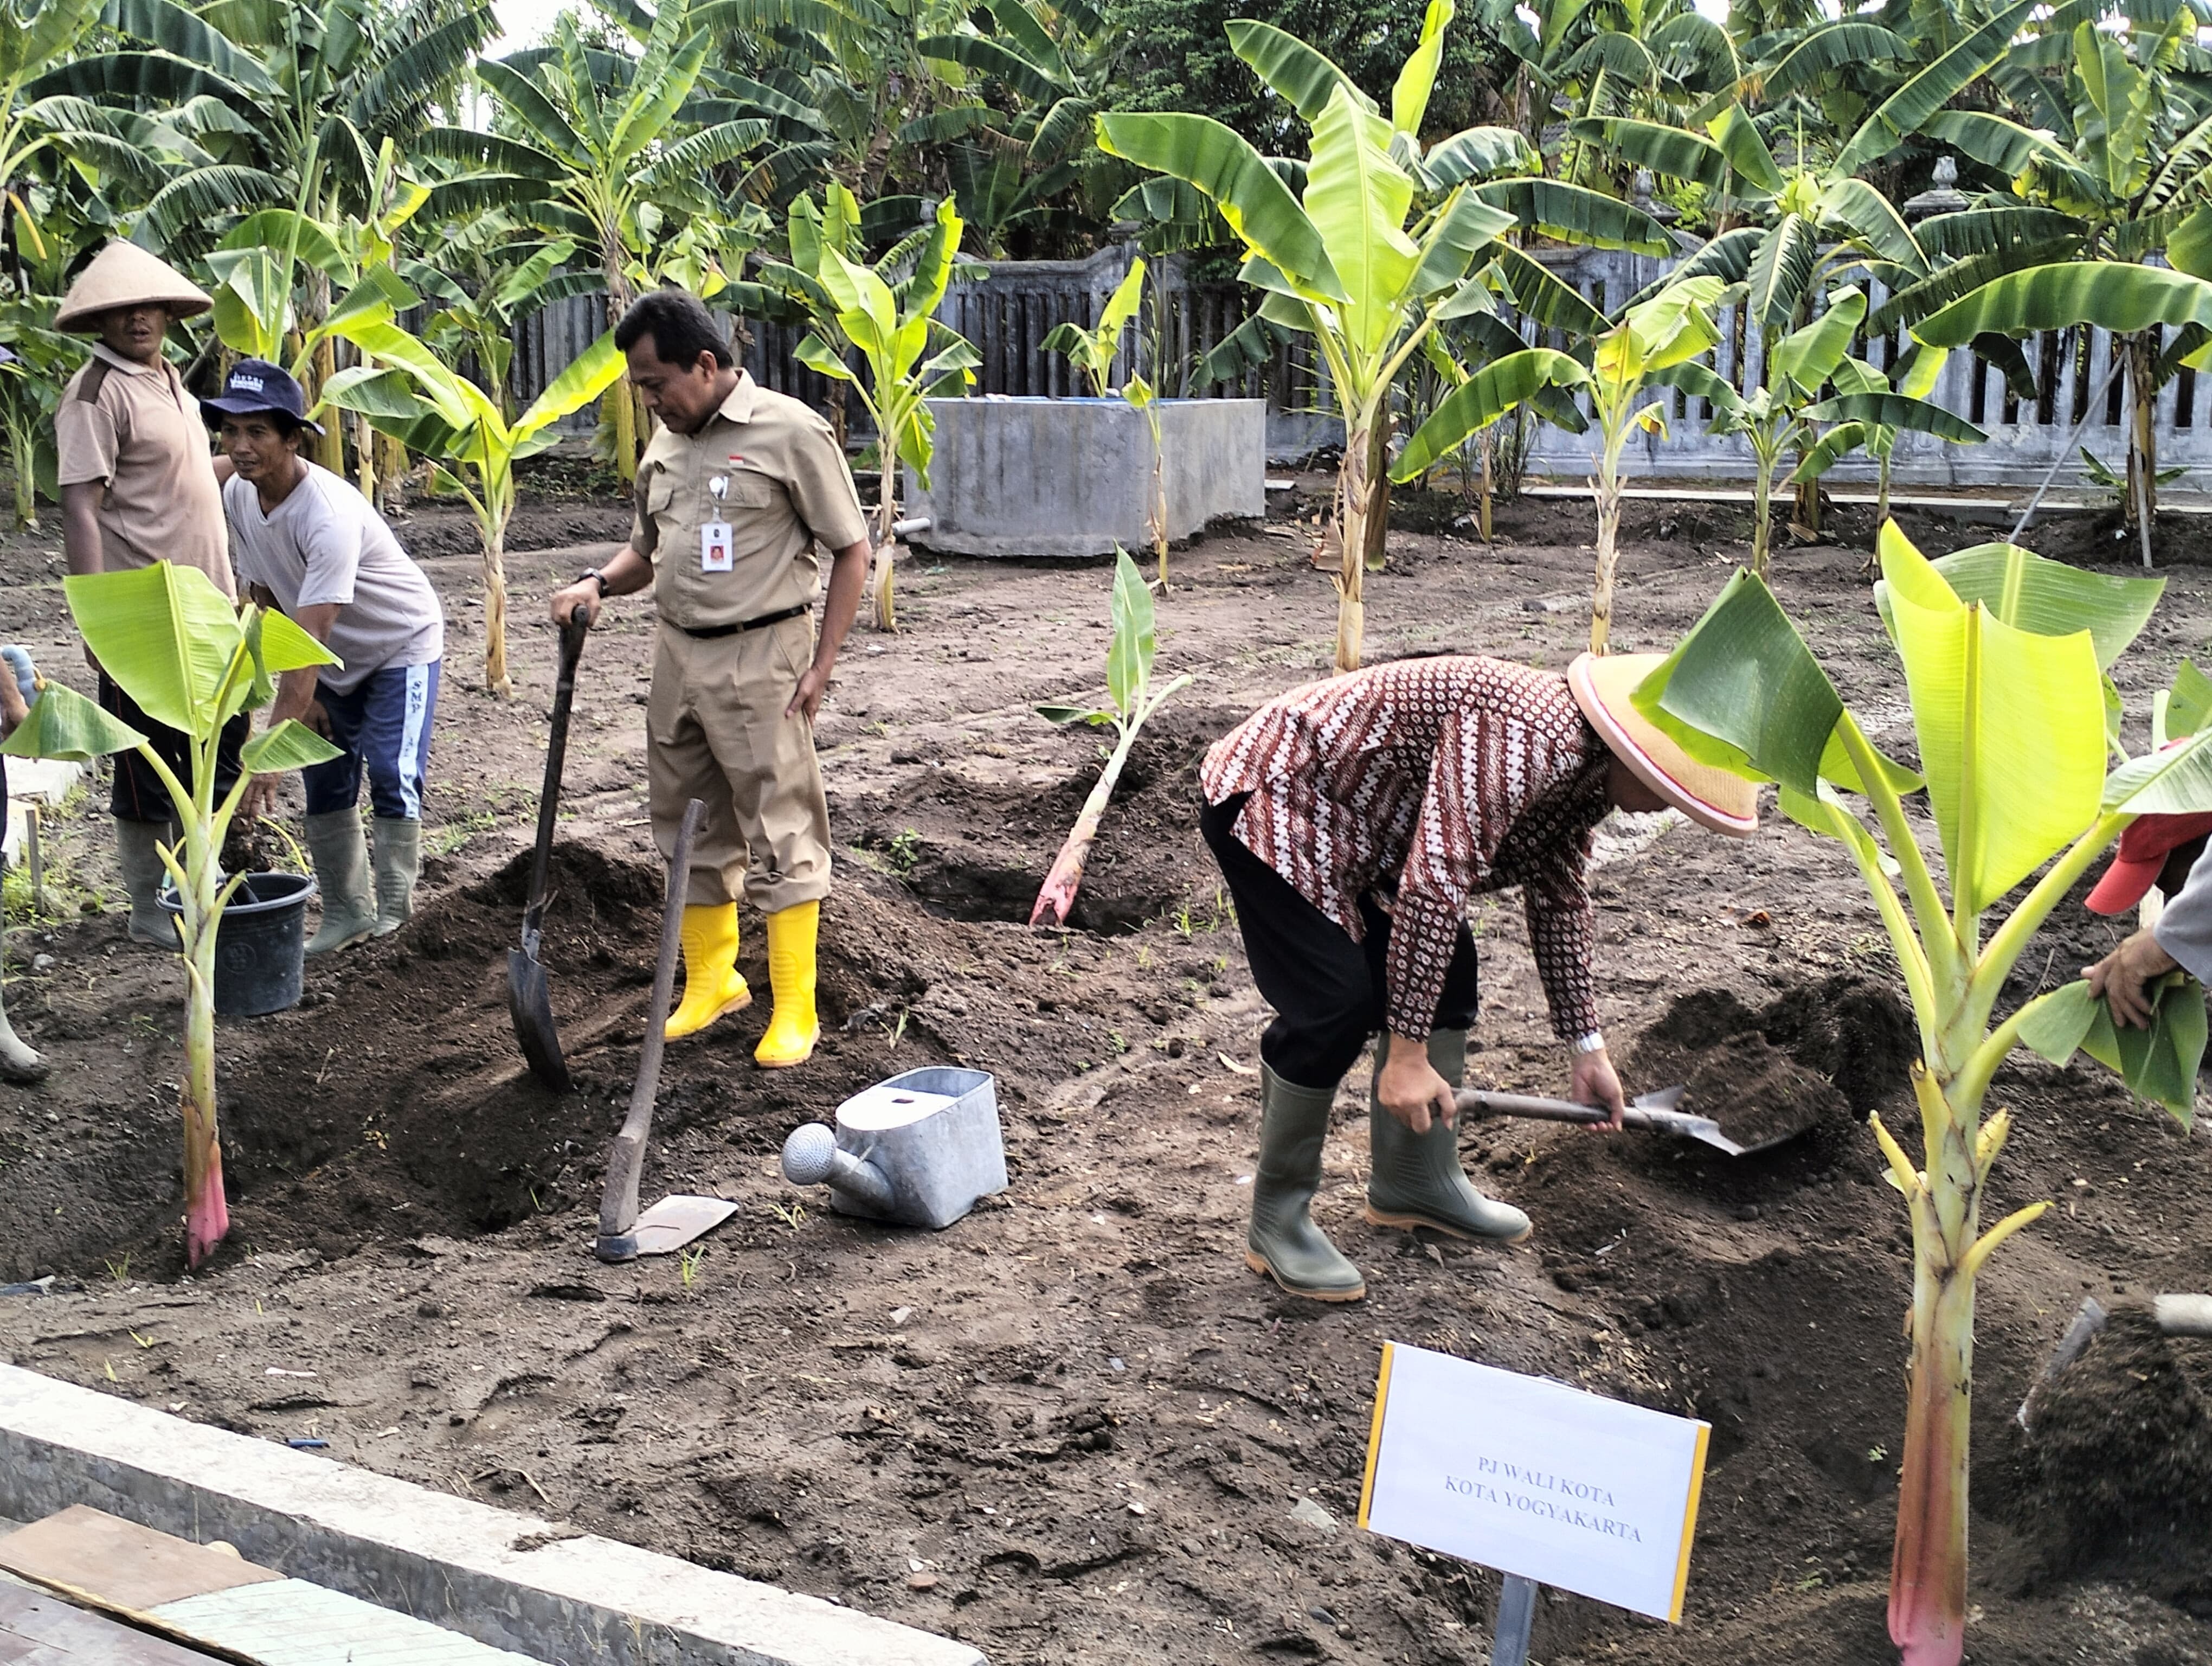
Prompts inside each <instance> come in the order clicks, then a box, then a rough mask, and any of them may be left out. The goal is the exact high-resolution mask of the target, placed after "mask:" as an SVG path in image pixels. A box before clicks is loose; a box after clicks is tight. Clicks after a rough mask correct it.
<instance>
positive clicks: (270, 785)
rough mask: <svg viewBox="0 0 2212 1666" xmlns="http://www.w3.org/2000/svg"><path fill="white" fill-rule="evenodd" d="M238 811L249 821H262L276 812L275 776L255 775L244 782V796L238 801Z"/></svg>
mask: <svg viewBox="0 0 2212 1666" xmlns="http://www.w3.org/2000/svg"><path fill="white" fill-rule="evenodd" d="M238 813H239V814H240V815H241V816H244V817H245V818H246V819H247V820H249V821H262V820H265V819H267V818H270V817H273V816H275V815H276V776H275V775H256V776H254V778H253V779H252V781H247V782H246V793H245V796H244V797H242V798H240V800H239V801H238Z"/></svg>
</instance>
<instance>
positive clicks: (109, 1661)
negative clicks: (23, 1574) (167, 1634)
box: [0, 1584, 216, 1666]
mask: <svg viewBox="0 0 2212 1666" xmlns="http://www.w3.org/2000/svg"><path fill="white" fill-rule="evenodd" d="M0 1662H5V1663H7V1666H17V1663H19V1662H20V1663H21V1666H94V1663H95V1662H96V1663H98V1666H216V1663H215V1659H214V1657H213V1656H211V1655H204V1654H202V1653H200V1652H199V1651H197V1649H185V1648H180V1647H179V1646H178V1645H176V1644H173V1643H167V1642H164V1641H163V1640H162V1639H160V1638H158V1637H149V1636H147V1635H146V1634H145V1633H143V1632H134V1631H132V1630H131V1629H130V1627H128V1626H118V1625H117V1624H116V1623H115V1622H114V1621H113V1620H103V1619H101V1618H100V1616H99V1615H97V1614H87V1613H86V1612H85V1611H84V1610H83V1609H82V1608H72V1607H70V1604H68V1603H67V1602H63V1601H62V1599H61V1598H60V1597H58V1596H46V1595H45V1594H44V1593H43V1592H40V1591H30V1590H22V1589H21V1588H20V1587H18V1586H15V1585H10V1584H0Z"/></svg>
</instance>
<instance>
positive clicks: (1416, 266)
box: [1098, 0, 1622, 671]
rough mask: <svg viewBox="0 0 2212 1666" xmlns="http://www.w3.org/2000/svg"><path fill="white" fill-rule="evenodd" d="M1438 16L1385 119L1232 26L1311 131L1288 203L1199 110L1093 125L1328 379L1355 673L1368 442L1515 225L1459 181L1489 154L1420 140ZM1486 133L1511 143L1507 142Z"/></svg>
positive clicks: (1361, 629)
mask: <svg viewBox="0 0 2212 1666" xmlns="http://www.w3.org/2000/svg"><path fill="white" fill-rule="evenodd" d="M1452 15H1453V6H1452V0H1430V3H1429V7H1428V10H1427V13H1426V15H1425V18H1424V20H1423V23H1422V28H1421V37H1420V42H1419V45H1418V46H1416V47H1415V48H1414V50H1413V55H1412V56H1411V57H1410V58H1407V60H1406V63H1405V65H1404V67H1403V68H1402V69H1401V70H1400V72H1399V75H1398V78H1397V82H1396V84H1395V86H1394V87H1393V88H1392V90H1391V97H1390V113H1389V115H1388V116H1385V115H1383V113H1382V112H1381V111H1380V110H1379V109H1378V108H1377V106H1376V104H1375V101H1374V100H1371V99H1370V98H1369V97H1368V96H1367V95H1366V94H1364V93H1363V92H1361V91H1360V90H1359V89H1358V87H1357V86H1355V85H1354V84H1353V83H1352V80H1351V78H1350V77H1349V76H1346V75H1345V73H1344V72H1343V71H1342V70H1340V69H1338V68H1337V67H1336V65H1335V64H1332V63H1330V62H1329V60H1328V59H1327V58H1323V57H1322V55H1321V54H1320V53H1318V52H1315V51H1314V50H1313V49H1312V48H1311V47H1310V46H1306V45H1304V43H1303V42H1301V41H1299V40H1296V39H1294V38H1293V37H1291V35H1289V34H1286V33H1284V32H1283V31H1281V30H1279V29H1276V28H1274V27H1271V26H1269V25H1267V24H1264V23H1255V22H1249V21H1240V22H1236V23H1232V24H1231V25H1230V26H1229V38H1230V43H1231V46H1233V47H1234V48H1235V50H1236V52H1237V56H1238V57H1240V58H1243V60H1244V61H1245V62H1246V63H1247V64H1250V65H1251V66H1252V67H1253V69H1254V70H1256V71H1257V72H1258V73H1259V75H1260V76H1261V79H1263V80H1265V81H1266V82H1267V83H1268V85H1269V86H1271V87H1273V88H1274V89H1275V90H1276V91H1277V92H1279V93H1280V94H1282V95H1283V96H1284V98H1285V100H1288V101H1289V103H1290V104H1291V106H1292V108H1294V109H1295V110H1297V112H1298V114H1299V116H1300V117H1301V118H1303V119H1304V120H1306V121H1307V122H1308V123H1310V125H1311V127H1312V141H1311V151H1310V155H1309V157H1308V159H1307V161H1306V162H1305V165H1304V184H1303V188H1302V191H1301V192H1300V193H1299V194H1297V195H1293V194H1292V192H1291V187H1290V186H1289V185H1286V184H1285V183H1284V180H1283V177H1282V175H1281V174H1279V173H1277V172H1276V170H1275V168H1274V167H1272V166H1271V165H1270V164H1269V162H1268V161H1267V159H1265V158H1263V157H1262V156H1261V155H1260V153H1259V152H1258V151H1257V150H1255V149H1253V148H1252V146H1251V144H1250V143H1248V142H1247V141H1246V140H1244V139H1243V138H1242V137H1239V136H1238V135H1237V134H1236V133H1235V132H1232V131H1231V130H1230V129H1229V128H1227V127H1226V126H1225V125H1222V124H1221V123H1219V122H1218V121H1215V120H1213V119H1212V118H1210V117H1207V116H1200V115H1188V114H1180V113H1168V114H1137V113H1121V114H1109V115H1102V116H1101V117H1099V118H1098V135H1099V138H1098V143H1099V144H1100V145H1101V146H1102V147H1103V149H1106V150H1108V151H1109V152H1110V153H1111V154H1113V155H1116V156H1120V157H1122V158H1124V159H1126V160H1127V161H1131V162H1133V163H1135V164H1136V165H1138V166H1139V167H1145V168H1148V169H1150V170H1152V171H1153V172H1154V173H1164V174H1167V175H1169V176H1170V177H1171V178H1173V179H1179V180H1182V181H1183V182H1185V183H1186V184H1188V185H1191V186H1192V187H1194V189H1195V190H1196V191H1198V192H1200V194H1201V195H1203V196H1204V197H1205V198H1207V199H1208V200H1209V201H1211V202H1212V204H1213V205H1214V206H1215V208H1216V209H1217V210H1218V211H1219V213H1220V214H1221V216H1222V217H1223V219H1224V220H1225V221H1226V222H1227V223H1228V225H1229V227H1230V228H1231V231H1232V232H1233V233H1234V234H1236V236H1237V239H1238V240H1239V241H1241V242H1242V244H1243V248H1244V264H1243V268H1242V270H1241V271H1240V273H1239V276H1240V277H1242V278H1243V280H1244V282H1246V283H1249V284H1251V285H1252V286H1253V287H1255V289H1261V290H1264V291H1265V292H1266V299H1265V301H1263V302H1262V303H1261V308H1260V314H1261V319H1263V320H1265V321H1267V322H1268V323H1271V324H1273V325H1275V326H1277V327H1279V328H1281V329H1285V330H1289V331H1296V332H1298V333H1301V334H1304V335H1309V336H1310V337H1313V340H1314V343H1315V344H1316V347H1317V348H1318V350H1319V351H1320V354H1321V357H1322V362H1324V363H1325V365H1326V366H1327V368H1328V375H1329V380H1330V381H1331V383H1332V384H1333V386H1334V397H1335V398H1336V401H1337V403H1338V406H1339V409H1340V410H1341V412H1342V414H1343V417H1344V428H1345V436H1344V454H1343V461H1342V462H1341V463H1340V465H1339V466H1338V472H1337V487H1336V524H1337V531H1338V535H1339V538H1340V543H1341V546H1342V552H1343V553H1342V565H1341V570H1340V572H1339V573H1338V574H1336V575H1334V576H1335V583H1336V590H1337V597H1338V602H1337V630H1336V666H1337V668H1338V669H1339V670H1340V671H1352V670H1356V669H1357V668H1358V665H1359V660H1360V651H1361V645H1362V641H1363V639H1364V635H1365V629H1366V615H1365V605H1364V599H1363V597H1362V593H1361V579H1362V576H1363V574H1364V570H1365V568H1366V564H1367V562H1366V557H1367V552H1368V549H1369V522H1370V517H1374V516H1376V514H1377V512H1378V510H1380V509H1381V508H1382V507H1383V506H1382V503H1381V502H1379V501H1378V500H1379V498H1380V495H1381V494H1382V493H1383V491H1385V490H1387V483H1386V482H1387V476H1386V475H1385V472H1384V469H1383V456H1382V453H1381V441H1382V437H1383V433H1384V431H1385V421H1386V417H1387V413H1388V408H1389V398H1390V392H1391V388H1392V386H1393V385H1394V384H1395V382H1396V380H1397V378H1398V375H1399V373H1400V372H1401V370H1402V369H1403V368H1405V367H1406V365H1407V362H1409V361H1411V360H1412V358H1413V356H1414V355H1415V354H1416V353H1418V352H1419V350H1420V346H1421V343H1422V340H1423V339H1424V338H1425V337H1426V336H1427V335H1428V333H1429V332H1430V331H1431V330H1433V329H1435V328H1436V326H1437V325H1438V324H1439V323H1441V322H1443V321H1444V320H1446V319H1450V318H1453V317H1456V316H1459V315H1461V314H1462V313H1467V312H1471V311H1476V310H1483V309H1486V308H1487V307H1489V306H1490V305H1491V300H1490V290H1489V288H1488V287H1487V285H1486V282H1485V279H1484V276H1483V273H1484V271H1485V270H1486V266H1487V264H1488V262H1487V261H1486V260H1482V261H1479V257H1483V256H1484V255H1485V252H1486V250H1488V249H1490V247H1491V246H1492V244H1493V242H1494V240H1496V239H1497V238H1498V235H1499V234H1501V233H1504V232H1505V231H1507V230H1508V229H1510V228H1513V227H1514V226H1516V224H1518V223H1519V220H1520V216H1518V215H1516V213H1515V212H1514V211H1513V210H1510V209H1508V208H1504V207H1499V206H1496V205H1493V204H1491V203H1488V202H1486V201H1484V200H1483V199H1482V198H1481V197H1480V196H1479V195H1477V194H1476V191H1475V188H1474V187H1473V186H1472V185H1469V184H1468V183H1466V181H1467V180H1468V179H1470V178H1471V177H1472V176H1473V174H1474V173H1475V172H1476V171H1477V170H1478V168H1479V167H1480V159H1481V158H1482V157H1484V156H1486V155H1489V154H1490V150H1491V149H1495V147H1490V148H1487V149H1486V148H1485V147H1483V146H1482V145H1481V144H1480V143H1479V141H1470V140H1469V139H1468V135H1455V136H1454V137H1453V138H1451V139H1447V140H1444V141H1442V142H1441V143H1439V144H1437V146H1436V147H1434V148H1433V149H1430V150H1429V151H1427V152H1426V153H1424V151H1423V149H1422V147H1421V144H1420V138H1419V134H1420V127H1421V123H1422V119H1423V118H1424V116H1425V113H1426V112H1427V109H1428V104H1429V95H1430V93H1431V90H1432V89H1433V88H1434V86H1435V83H1436V76H1437V64H1438V63H1439V62H1440V60H1441V58H1442V56H1443V36H1444V30H1445V28H1446V27H1448V26H1449V23H1450V21H1451V19H1452ZM1470 131H1471V132H1474V133H1475V134H1477V135H1480V136H1490V135H1493V134H1496V133H1497V132H1498V131H1497V130H1488V129H1483V130H1470ZM1499 137H1502V138H1503V139H1504V140H1505V141H1507V142H1509V143H1510V144H1513V145H1522V149H1525V145H1523V144H1522V141H1520V139H1519V136H1518V135H1515V134H1502V135H1499ZM1445 169H1448V170H1449V173H1446V172H1443V171H1441V170H1445ZM1446 179H1450V180H1451V183H1449V185H1446V184H1445V180H1446ZM1514 183H1521V182H1519V181H1516V182H1514ZM1439 187H1441V189H1439ZM1431 195H1435V196H1438V197H1440V200H1438V201H1437V204H1436V206H1435V207H1433V208H1428V209H1424V210H1421V211H1419V213H1416V212H1415V203H1416V199H1417V198H1424V197H1427V196H1431ZM1614 206H1615V207H1620V206H1622V205H1620V204H1615V205H1614ZM1532 209H1533V198H1532ZM1513 253H1514V254H1515V255H1516V256H1517V251H1515V252H1513ZM1521 258H1523V259H1525V257H1521ZM1528 264H1531V265H1533V264H1534V263H1533V262H1529V263H1528ZM1577 299H1579V298H1577ZM1378 530H1379V528H1378Z"/></svg>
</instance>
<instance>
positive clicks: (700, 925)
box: [667, 903, 753, 1041]
mask: <svg viewBox="0 0 2212 1666" xmlns="http://www.w3.org/2000/svg"><path fill="white" fill-rule="evenodd" d="M752 999H753V992H752V991H751V990H750V989H748V988H746V987H745V981H744V979H743V978H742V977H740V976H738V905H737V904H736V903H710V904H706V905H686V907H685V908H684V1001H683V1004H682V1005H681V1006H678V1007H677V1009H676V1010H675V1011H674V1012H671V1013H670V1014H669V1015H668V1031H667V1034H668V1039H669V1040H671V1041H675V1040H677V1039H678V1037H684V1036H690V1035H695V1034H696V1033H697V1032H698V1031H702V1030H704V1029H705V1028H706V1027H707V1026H708V1025H710V1024H712V1023H713V1022H714V1020H715V1019H716V1018H720V1017H721V1016H722V1014H723V1013H725V1012H736V1011H737V1010H738V1008H739V1007H740V1006H750V1005H751V1004H752Z"/></svg>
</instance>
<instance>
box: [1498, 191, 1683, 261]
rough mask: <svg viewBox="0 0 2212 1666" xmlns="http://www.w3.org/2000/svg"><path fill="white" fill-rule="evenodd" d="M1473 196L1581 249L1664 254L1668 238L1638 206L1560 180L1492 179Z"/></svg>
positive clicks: (1525, 228) (1670, 249)
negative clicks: (1577, 244)
mask: <svg viewBox="0 0 2212 1666" xmlns="http://www.w3.org/2000/svg"><path fill="white" fill-rule="evenodd" d="M1474 194H1475V195H1476V196H1477V197H1479V198H1481V199H1482V200H1483V201H1484V202H1486V203H1488V204H1491V206H1492V207H1493V208H1500V209H1503V210H1505V211H1506V212H1507V213H1509V214H1510V215H1511V216H1513V217H1514V218H1515V219H1516V220H1517V221H1518V222H1520V225H1521V228H1522V230H1523V231H1532V232H1534V233H1536V234H1538V235H1540V236H1543V237H1551V238H1556V239H1557V240H1559V241H1560V242H1562V243H1579V244H1581V245H1583V246H1584V247H1586V248H1595V249H1632V250H1633V251H1635V252H1637V253H1638V254H1651V255H1669V254H1673V253H1674V252H1675V247H1674V237H1673V235H1672V234H1670V233H1669V232H1668V229H1667V228H1666V227H1664V226H1663V225H1662V224H1660V223H1659V222H1658V221H1656V220H1655V219H1653V218H1652V217H1651V216H1650V215H1648V214H1646V213H1645V212H1644V210H1642V209H1639V208H1635V207H1632V206H1631V205H1630V204H1626V203H1624V202H1622V201H1621V200H1620V198H1617V197H1608V196H1607V195H1606V194H1605V193H1604V192H1598V191H1592V190H1591V189H1590V188H1589V186H1588V185H1571V184H1569V183H1568V182H1567V181H1565V180H1564V179H1493V180H1492V181H1491V182H1490V183H1489V184H1487V185H1476V186H1474Z"/></svg>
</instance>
